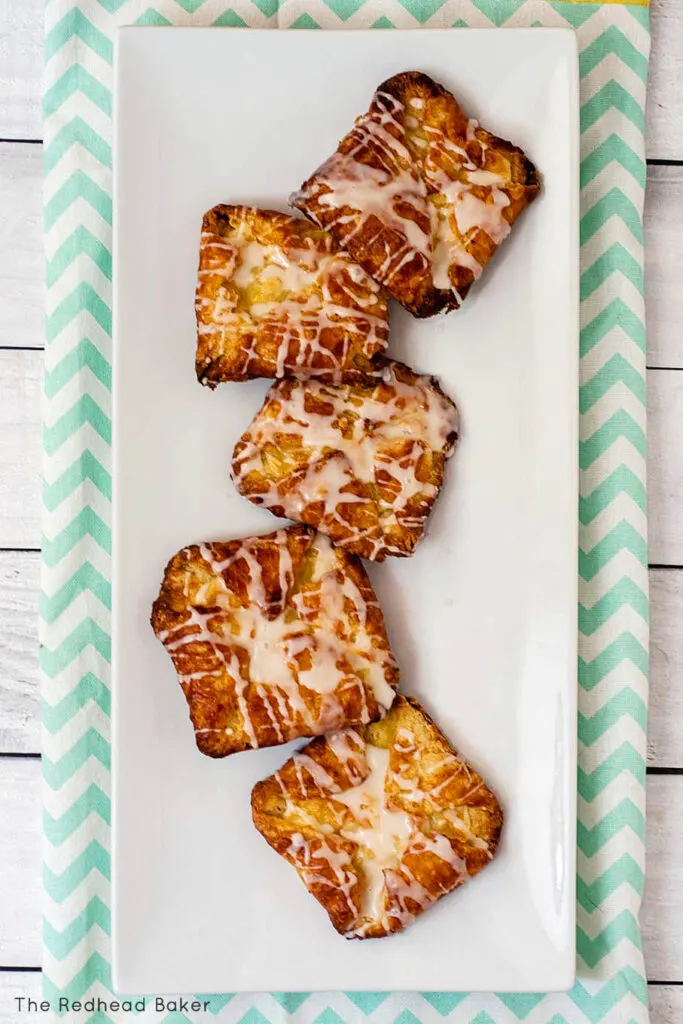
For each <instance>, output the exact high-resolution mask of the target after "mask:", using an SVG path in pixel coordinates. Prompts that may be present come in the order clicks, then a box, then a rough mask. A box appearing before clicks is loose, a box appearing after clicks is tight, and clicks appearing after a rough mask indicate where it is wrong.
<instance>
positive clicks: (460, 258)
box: [292, 91, 510, 304]
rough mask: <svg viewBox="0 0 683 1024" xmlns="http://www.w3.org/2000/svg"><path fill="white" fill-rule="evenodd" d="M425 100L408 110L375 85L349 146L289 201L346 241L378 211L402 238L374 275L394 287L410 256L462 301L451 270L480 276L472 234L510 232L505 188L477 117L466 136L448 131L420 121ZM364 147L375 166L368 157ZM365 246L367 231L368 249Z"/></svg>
mask: <svg viewBox="0 0 683 1024" xmlns="http://www.w3.org/2000/svg"><path fill="white" fill-rule="evenodd" d="M425 107H426V104H425V100H424V99H422V98H421V97H417V96H413V97H410V98H409V100H408V108H409V111H410V112H409V113H408V112H407V111H406V109H405V107H404V105H403V103H402V102H401V101H400V100H399V99H397V98H396V97H395V96H392V95H390V94H389V93H387V92H383V91H378V92H377V93H376V94H375V97H374V99H373V101H372V104H371V106H370V109H369V111H368V112H367V113H366V114H363V115H362V116H361V117H360V118H358V120H357V121H356V124H355V125H354V127H353V128H352V129H351V131H350V133H349V134H348V136H347V137H346V139H345V140H344V149H345V150H346V151H345V152H341V151H340V150H337V151H336V152H335V153H334V154H333V155H332V156H331V157H330V158H329V159H328V160H327V161H326V162H325V163H324V164H322V166H321V167H320V168H319V169H318V170H317V171H316V172H315V174H314V175H313V177H312V178H311V179H310V180H309V183H308V184H307V185H306V186H305V187H304V188H303V189H302V190H301V192H299V193H297V194H295V196H294V197H293V199H292V201H293V203H294V205H295V206H298V207H299V208H300V209H303V210H304V211H305V212H306V214H307V215H308V216H309V217H311V218H312V219H313V220H315V221H316V223H318V224H320V225H321V226H323V227H327V228H329V229H330V230H333V231H334V233H335V234H336V235H338V237H339V238H340V240H341V242H342V244H343V245H345V246H348V245H349V243H350V242H351V241H352V240H353V238H354V237H355V236H356V235H358V234H359V233H360V232H361V231H362V230H364V229H365V228H366V226H367V224H368V222H369V220H370V218H375V220H376V221H377V222H378V224H379V225H380V228H381V227H382V226H383V227H384V228H388V229H390V230H391V231H393V232H395V233H396V234H397V235H398V236H399V239H402V241H399V242H398V243H397V242H396V238H395V236H394V239H393V242H392V244H391V245H389V244H386V258H385V260H384V262H383V263H382V264H381V266H380V267H379V268H378V269H377V268H375V267H374V266H373V268H372V269H373V276H375V277H376V278H377V280H379V281H381V282H382V283H384V284H386V285H388V286H390V285H391V281H392V279H393V278H394V277H395V276H396V274H397V273H398V271H399V270H400V269H401V268H402V267H403V266H405V265H406V264H407V263H409V262H411V261H416V262H415V263H414V264H413V268H412V269H413V272H414V270H415V268H421V269H419V270H418V272H419V273H421V274H424V275H430V276H431V279H432V282H433V284H434V286H435V287H436V288H438V289H441V290H451V291H452V292H453V294H454V296H455V298H456V300H457V302H458V304H460V302H461V301H462V297H461V295H460V294H459V293H458V291H457V288H456V285H455V284H454V283H453V280H452V276H451V268H453V267H461V268H464V269H466V270H468V271H470V273H471V274H472V276H473V278H474V279H476V278H478V277H479V276H480V274H481V272H482V269H483V268H482V265H481V264H480V263H479V261H478V260H477V259H476V257H475V256H474V254H473V253H472V252H471V246H472V242H473V241H474V240H475V239H476V236H477V234H478V233H479V232H484V233H485V234H486V235H488V237H489V238H490V240H491V242H493V244H494V245H495V246H498V245H499V244H500V243H501V242H502V241H503V240H504V239H505V238H506V237H507V235H508V234H509V233H510V223H509V222H508V220H507V218H506V216H505V210H506V208H507V207H508V206H509V205H510V196H509V193H508V191H507V188H506V186H507V182H506V179H505V177H504V176H503V175H501V174H499V173H497V172H494V171H491V170H489V169H488V168H487V167H486V166H485V162H486V152H487V150H488V149H489V148H490V146H489V145H488V142H487V140H486V137H485V136H484V134H483V133H479V135H478V134H477V129H478V128H479V125H478V122H477V121H476V120H474V119H470V120H469V121H468V124H467V129H466V135H465V137H464V138H456V139H454V138H452V137H448V136H447V135H446V134H445V132H444V131H443V129H442V128H441V127H440V126H438V127H437V126H436V125H434V124H430V123H427V122H426V121H425V120H424V117H425ZM420 129H422V133H421V134H420ZM475 141H476V146H471V145H470V144H472V143H473V142H475ZM349 142H350V143H351V145H350V146H349ZM468 146H470V148H469V149H468ZM477 149H478V156H477V158H476V160H475V158H474V157H473V156H472V155H471V153H472V152H473V151H474V152H477ZM369 154H372V159H373V161H374V162H375V163H377V162H378V163H379V164H380V165H381V166H379V167H378V166H371V165H370V164H369V163H367V162H366V161H367V160H368V158H369ZM330 211H333V213H332V214H330ZM427 225H429V227H427ZM376 237H377V235H375V238H376ZM371 244H372V241H371V240H370V239H369V238H368V239H364V248H365V249H368V248H369V247H370V245H371Z"/></svg>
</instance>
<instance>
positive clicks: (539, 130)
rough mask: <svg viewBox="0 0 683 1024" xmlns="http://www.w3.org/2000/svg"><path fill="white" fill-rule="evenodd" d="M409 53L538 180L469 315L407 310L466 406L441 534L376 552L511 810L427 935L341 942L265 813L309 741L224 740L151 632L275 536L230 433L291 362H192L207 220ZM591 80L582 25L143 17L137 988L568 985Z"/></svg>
mask: <svg viewBox="0 0 683 1024" xmlns="http://www.w3.org/2000/svg"><path fill="white" fill-rule="evenodd" d="M407 69H419V70H423V71H425V72H427V73H428V74H430V75H432V76H433V77H434V78H436V79H437V80H438V81H440V82H442V83H443V84H444V85H446V86H447V87H448V88H450V89H452V90H453V91H454V93H455V95H456V96H457V97H458V98H459V100H460V101H461V102H462V104H463V106H464V107H465V109H466V110H467V111H468V112H470V113H471V114H472V115H473V116H476V117H478V118H479V119H480V120H481V121H482V123H483V124H484V125H485V126H486V127H487V128H489V129H490V130H492V131H494V132H495V133H496V134H498V135H501V136H502V137H504V138H509V139H511V140H512V141H513V142H515V143H516V144H518V145H520V146H522V147H523V149H524V150H525V151H526V152H527V153H528V154H529V156H530V157H531V159H532V160H533V161H534V163H535V164H536V165H537V166H538V168H539V170H540V172H541V174H542V177H543V192H542V195H541V196H540V198H539V199H538V200H537V201H536V202H535V203H534V204H533V205H532V206H531V207H530V209H529V210H528V211H526V212H525V213H524V214H523V216H522V217H521V219H520V220H519V221H518V223H517V224H516V225H515V228H514V230H513V232H512V235H511V237H510V239H509V240H508V241H507V242H506V243H504V245H503V247H502V249H501V251H500V252H499V253H498V254H497V256H496V257H495V258H494V260H493V262H492V264H491V265H490V267H489V268H487V270H486V271H485V273H484V275H483V278H482V280H481V281H480V282H479V283H478V284H477V286H475V287H474V288H473V289H472V291H471V293H470V296H469V297H468V298H467V300H466V302H465V304H464V306H463V308H462V310H461V311H458V312H456V313H451V314H449V315H447V316H443V317H436V318H434V319H432V320H427V321H419V320H415V319H412V318H411V317H410V316H409V315H408V314H406V313H404V312H403V311H402V310H401V309H400V308H399V307H398V306H396V305H395V304H393V305H392V309H391V341H390V353H391V354H393V355H395V356H397V357H398V358H400V359H403V360H405V361H406V362H408V363H410V364H411V365H412V366H414V367H415V368H416V369H418V370H420V371H423V372H429V373H432V374H436V375H437V376H438V377H439V378H440V380H441V383H442V385H443V387H444V389H445V390H446V392H447V393H448V394H450V395H451V396H453V398H454V399H455V400H456V401H457V403H458V405H459V407H460V410H461V414H462V441H461V444H460V446H459V448H458V450H457V451H456V454H455V457H454V458H453V460H452V462H451V463H450V465H449V466H448V471H447V481H446V485H445V488H444V490H443V493H442V495H441V497H440V499H439V501H438V502H437V504H436V507H435V510H434V513H433V516H432V519H431V522H430V526H429V532H428V536H427V537H426V539H425V540H424V542H423V543H422V544H421V545H420V546H419V548H418V550H417V553H416V554H415V556H414V557H413V558H411V559H393V560H389V561H388V562H386V563H385V564H383V565H378V566H372V567H371V568H370V572H371V577H372V580H373V583H374V585H375V587H376V590H377V593H378V596H379V599H380V601H381V604H382V606H383V609H384V612H385V616H386V619H387V623H388V627H389V632H390V636H391V638H392V641H393V645H394V649H395V651H396V654H397V656H398V660H399V663H400V666H401V670H402V686H403V688H404V689H405V690H406V692H408V693H411V694H414V695H416V696H417V697H418V698H419V699H420V700H421V701H423V702H424V704H425V705H426V707H427V709H428V710H429V712H430V713H431V714H432V715H433V717H434V718H435V719H436V721H437V722H438V723H439V725H440V726H441V727H442V728H443V730H444V731H445V732H446V734H447V735H448V736H449V737H450V739H451V740H452V741H453V743H454V744H455V745H456V746H457V748H458V749H459V750H460V751H461V752H462V753H463V754H464V755H465V756H466V757H467V758H468V759H469V760H470V761H471V762H472V763H473V764H474V765H475V767H476V768H477V769H479V770H480V771H481V772H482V774H483V775H484V776H485V777H486V779H487V780H488V782H489V783H490V785H491V786H492V788H493V789H494V790H495V792H496V793H497V794H498V796H499V798H500V800H501V803H502V805H503V808H504V811H505V817H506V824H505V828H504V833H503V842H502V846H501V849H500V853H499V856H498V857H497V858H496V860H495V861H494V863H493V864H492V865H491V866H490V867H489V868H487V869H486V871H484V872H483V873H482V874H481V875H480V876H478V877H477V878H476V879H474V880H473V881H472V882H470V883H468V884H467V885H466V886H465V887H464V888H463V889H462V890H460V891H459V892H457V893H455V894H453V895H451V896H449V897H447V898H446V899H443V900H442V901H441V902H440V903H439V904H438V905H437V906H436V907H435V908H433V909H431V910H430V911H428V912H427V913H426V914H425V915H424V916H423V917H422V918H420V919H419V920H418V921H417V922H416V923H415V924H414V925H413V926H412V927H410V928H408V929H407V930H406V932H405V933H403V934H401V935H398V936H395V937H392V938H389V939H384V940H374V941H373V940H371V941H346V940H344V939H343V938H341V937H340V936H339V935H337V934H336V933H335V932H334V930H333V929H332V927H331V926H330V924H329V922H328V919H327V916H326V914H325V912H324V911H323V910H322V909H321V907H320V906H319V905H318V904H317V903H316V902H315V900H314V899H313V898H312V897H311V896H310V895H309V894H308V893H307V892H306V890H305V888H304V886H303V884H302V883H301V882H300V881H299V879H298V878H297V876H296V873H295V872H294V870H293V869H292V868H291V867H290V866H289V865H288V864H286V863H285V862H284V861H283V860H281V859H280V858H279V857H278V856H277V855H276V854H275V853H274V852H273V851H272V850H271V849H270V848H269V847H268V846H267V845H266V843H265V841H264V840H263V839H262V838H261V836H260V835H259V834H258V833H257V832H256V831H255V830H254V828H253V826H252V824H251V818H250V807H249V797H250V791H251V788H252V786H253V784H254V783H255V782H256V781H257V780H258V779H260V778H263V777H264V776H266V775H267V774H269V773H270V772H272V771H274V770H275V769H276V768H277V767H278V766H279V765H280V764H282V762H283V761H284V760H285V759H286V757H287V756H288V755H289V753H290V750H291V747H287V748H281V749H280V748H274V749H270V750H264V751H256V752H249V753H244V754H239V755H237V756H234V757H231V758H228V759H227V760H223V761H212V760H210V759H209V758H206V757H203V756H202V755H200V754H199V753H198V752H197V750H196V748H195V744H194V737H193V732H192V728H191V726H190V723H189V720H188V712H187V707H186V704H185V701H184V699H183V695H182V692H181V690H180V688H179V685H178V683H177V680H176V676H175V673H174V671H173V667H172V665H171V662H170V659H169V658H168V655H167V654H166V653H165V651H164V649H163V648H162V646H161V644H160V643H159V642H158V641H157V640H156V639H155V637H154V636H153V634H152V630H151V628H150V626H149V614H150V609H151V605H152V602H153V600H154V598H155V597H156V594H157V592H158V587H159V583H160V580H161V576H162V572H163V569H164V566H165V564H166V562H167V560H168V559H169V558H170V556H171V555H172V554H174V553H175V552H176V551H177V550H178V549H179V548H181V547H183V546H185V545H186V544H188V543H192V542H197V541H201V540H205V539H211V540H214V539H228V538H232V537H239V536H244V535H247V534H249V533H266V532H268V531H269V530H271V529H273V528H275V526H276V523H277V521H276V520H275V519H273V518H272V516H270V515H269V513H267V512H265V511H263V510H259V509H257V508H255V507H254V506H253V505H251V504H249V503H248V502H247V501H245V500H244V499H243V498H240V497H239V496H238V494H237V493H236V491H235V489H234V487H233V486H232V483H231V481H230V479H229V475H228V465H229V461H230V456H231V452H232V448H233V445H234V443H235V441H236V440H237V438H238V436H239V435H240V433H241V432H242V431H243V430H244V429H245V428H246V426H247V425H248V424H249V422H250V420H251V418H252V416H253V414H254V413H255V412H256V410H257V409H258V407H259V405H260V403H261V401H262V399H263V396H264V394H265V392H266V390H267V388H268V386H269V385H268V382H267V381H252V382H250V383H247V384H227V385H223V386H221V387H219V388H218V389H217V390H216V391H215V392H213V393H212V392H210V391H209V390H207V389H206V388H202V387H200V386H199V384H198V383H197V381H196V379H195V374H194V348H195V324H194V312H193V299H194V287H195V272H196V266H197V253H198V243H199V229H200V222H201V216H202V214H203V212H204V211H205V210H206V209H208V208H209V207H211V206H212V205H214V204H216V203H219V202H247V203H253V204H258V205H264V206H267V207H271V208H276V209H280V210H287V196H288V194H289V193H290V192H291V191H292V190H294V189H296V188H297V187H298V186H299V185H300V184H301V182H302V181H303V180H304V178H306V177H307V176H308V175H309V174H310V173H311V172H312V171H313V170H314V169H315V168H316V167H317V166H318V164H319V163H321V162H322V160H323V159H324V158H326V157H327V156H328V155H329V154H330V153H331V152H332V150H333V149H334V148H335V147H336V144H337V142H338V140H339V139H340V138H341V137H342V135H344V134H345V132H346V131H347V130H348V128H349V127H350V126H351V124H352V122H353V119H354V118H355V117H356V116H357V115H358V114H359V113H361V112H363V111H364V110H366V109H367V106H368V104H369V102H370V99H371V97H372V94H373V91H374V89H375V88H376V86H377V85H378V84H379V83H380V82H382V81H383V80H384V79H385V78H387V77H389V76H390V75H392V74H395V73H396V72H399V71H403V70H407ZM577 81H578V73H577V58H576V46H575V41H574V35H573V33H572V32H571V31H569V30H567V31H564V30H554V29H552V30H539V29H533V30H525V29H513V30H494V29H491V30H484V31H472V30H447V31H432V30H422V31H414V32H406V31H386V32H376V31H375V32H365V31H357V32H356V31H354V32H350V31H346V32H306V31H303V32H301V31H287V32H277V31H256V30H241V29H225V30H218V29H206V30H205V29H165V28H161V29H159V28H153V29H150V28H126V29H123V30H122V31H121V32H120V33H119V36H118V41H117V55H116V113H115V148H114V155H115V187H114V195H115V199H114V211H115V225H114V233H115V271H114V284H115V296H114V643H113V704H114V739H113V752H114V762H113V772H114V801H113V813H114V859H113V876H114V901H113V909H114V913H113V929H114V930H113V963H114V984H115V986H116V988H117V990H119V991H121V992H124V993H157V992H158V993H166V992H183V993H187V992H238V991H258V990H271V991H311V990H327V989H346V990H356V991H358V990H371V991H390V990H423V991H439V990H446V991H449V990H452V991H458V990H496V991H525V990H526V991H547V990H554V989H563V988H568V987H570V986H571V984H572V982H573V978H574V959H575V948H574V931H575V882H574V876H575V827H576V826H575V812H576V659H577V533H578V528H577V505H578V488H577V480H578V468H577V457H578V439H577V419H578V412H577V401H578V220H579V213H578V153H579V146H578V86H577Z"/></svg>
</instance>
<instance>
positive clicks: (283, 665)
mask: <svg viewBox="0 0 683 1024" xmlns="http://www.w3.org/2000/svg"><path fill="white" fill-rule="evenodd" d="M287 537H288V530H287V529H283V530H279V531H277V532H276V533H274V534H271V535H270V537H269V538H268V539H269V540H270V541H273V542H274V543H275V545H276V549H277V559H278V561H277V565H278V574H279V580H278V585H277V587H275V588H274V589H273V594H274V595H275V596H274V597H272V599H270V600H269V597H268V594H267V592H266V587H265V585H264V575H263V573H264V570H263V565H262V563H261V561H260V559H259V558H258V556H257V552H258V550H259V548H258V545H259V542H260V541H262V538H249V539H247V540H245V541H243V542H242V543H241V544H240V545H239V546H238V547H237V549H236V550H235V551H234V553H232V554H231V555H230V556H229V557H228V558H226V559H225V560H224V561H220V560H219V559H218V556H217V555H216V553H215V549H214V547H213V546H212V545H209V544H202V545H201V546H200V549H199V553H200V555H201V558H202V559H203V561H204V562H205V563H206V565H207V566H208V568H209V569H210V571H211V574H212V576H211V580H210V582H209V583H205V584H202V585H201V586H200V587H199V588H198V590H197V591H196V592H195V593H194V594H193V595H192V594H188V590H187V588H188V585H189V581H190V575H189V574H188V576H187V578H186V582H185V594H186V597H187V599H188V603H187V608H186V612H187V616H186V618H185V619H184V621H183V622H182V623H180V624H179V625H177V626H175V627H174V628H172V629H170V630H168V631H165V632H161V633H160V634H159V639H160V640H161V641H162V642H163V643H164V645H165V647H166V649H167V650H168V652H169V654H170V655H171V657H172V658H173V661H174V664H175V667H176V670H177V672H178V675H179V678H180V682H181V684H182V686H183V688H184V690H185V692H186V694H187V695H188V699H189V691H190V690H191V687H192V685H193V683H194V682H195V681H199V680H202V681H203V682H204V683H205V682H206V678H207V677H213V678H215V679H216V684H217V686H218V687H219V689H218V691H217V692H220V693H222V694H224V693H225V689H226V687H225V679H224V678H223V677H225V676H227V679H228V681H229V683H230V684H231V685H232V687H233V689H234V694H235V701H236V703H237V707H238V709H239V713H240V717H241V720H242V726H243V729H244V732H245V734H246V736H247V738H248V742H249V745H251V746H252V747H258V746H261V745H263V744H264V743H266V744H270V743H273V742H279V743H282V742H287V741H288V740H291V739H294V738H296V737H297V736H314V735H318V734H320V733H324V732H327V731H329V730H330V729H339V728H340V727H342V726H344V725H345V724H346V723H347V722H348V717H347V713H346V712H345V705H344V697H345V695H350V696H352V695H353V693H356V694H357V695H358V697H359V699H360V708H361V712H360V716H359V719H358V720H359V723H365V722H368V721H370V720H371V718H372V717H376V712H375V713H374V714H373V715H371V714H370V710H369V708H368V694H369V693H371V694H372V696H373V697H374V700H375V701H376V704H377V705H379V707H380V709H386V708H388V707H389V706H390V705H391V703H392V701H393V698H394V689H393V687H392V686H391V685H390V683H389V678H393V674H394V670H395V663H394V660H393V656H392V654H391V651H390V650H389V648H388V645H383V644H382V642H381V641H380V640H379V639H378V638H377V637H375V636H370V634H369V633H368V632H367V630H366V628H365V625H366V622H367V612H368V602H367V600H366V599H365V597H364V595H363V594H362V593H361V591H360V590H359V588H358V586H357V585H356V583H355V582H354V580H353V579H351V577H350V576H349V575H348V572H347V571H346V570H345V568H344V558H345V557H346V556H344V555H343V553H342V552H337V551H335V549H334V548H333V546H332V544H331V543H330V541H329V540H328V539H327V537H325V536H323V535H322V534H317V535H316V536H315V538H314V539H313V541H312V550H313V551H314V552H315V553H316V559H315V565H314V569H313V575H312V578H311V580H310V582H311V583H313V584H315V585H316V589H315V591H314V594H316V595H317V597H314V599H311V590H310V588H309V589H308V590H306V591H304V590H301V591H296V590H294V591H293V589H292V588H293V585H294V582H295V578H294V570H293V566H292V558H291V555H290V552H289V548H288V546H287ZM240 561H242V562H244V563H245V564H246V567H247V569H248V583H247V586H246V595H247V596H246V603H244V602H243V601H241V600H240V597H239V595H238V594H236V593H235V592H233V591H232V590H231V589H230V588H229V585H228V583H227V581H226V576H225V574H226V572H227V571H228V570H229V569H230V568H231V566H233V565H235V564H236V563H238V562H240ZM271 589H272V588H271ZM209 601H210V602H211V603H210V604H209V603H208V602H209ZM307 602H308V603H307ZM371 603H372V604H373V605H376V600H375V599H374V595H373V598H372V599H371ZM348 607H353V609H354V612H355V615H354V618H353V619H351V618H350V617H349V615H348V613H347V608H348ZM198 645H203V646H204V652H202V651H201V648H198ZM206 645H208V646H209V648H210V653H211V655H212V656H213V660H214V663H215V662H216V661H217V663H218V664H217V666H215V665H214V667H212V668H210V669H209V670H207V669H206V668H202V669H201V670H197V671H194V672H186V671H185V670H184V667H183V666H184V665H185V662H186V659H188V658H189V657H191V656H192V655H194V660H195V661H196V660H197V658H198V659H199V660H200V662H205V661H206V653H205V650H206ZM356 703H358V701H356ZM257 711H258V712H265V717H266V722H267V728H264V725H263V714H257ZM201 731H202V732H224V733H226V734H231V733H232V732H233V730H231V729H229V728H228V729H219V728H216V729H206V728H205V729H202V730H201ZM273 734H274V737H273ZM302 756H303V755H302Z"/></svg>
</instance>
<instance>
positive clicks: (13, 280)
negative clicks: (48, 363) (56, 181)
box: [0, 142, 45, 348]
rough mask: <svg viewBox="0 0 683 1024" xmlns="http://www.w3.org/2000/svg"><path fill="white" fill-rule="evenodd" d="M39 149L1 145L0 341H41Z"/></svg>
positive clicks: (22, 345)
mask: <svg viewBox="0 0 683 1024" xmlns="http://www.w3.org/2000/svg"><path fill="white" fill-rule="evenodd" d="M42 180H43V147H42V146H33V145H28V144H26V143H11V142H6V143H0V345H2V347H3V348H7V346H10V345H11V346H13V347H15V348H36V347H41V346H42V345H43V337H44V332H43V322H44V315H45V314H44V308H45V295H44V286H43V280H44V270H43V268H44V262H45V261H44V256H43V210H42V206H43V199H42Z"/></svg>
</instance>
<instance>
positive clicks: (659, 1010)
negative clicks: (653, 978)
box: [647, 985, 683, 1024]
mask: <svg viewBox="0 0 683 1024" xmlns="http://www.w3.org/2000/svg"><path fill="white" fill-rule="evenodd" d="M647 993H648V998H649V1000H650V1024H681V1021H683V986H678V985H650V986H649V988H648V990H647Z"/></svg>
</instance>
